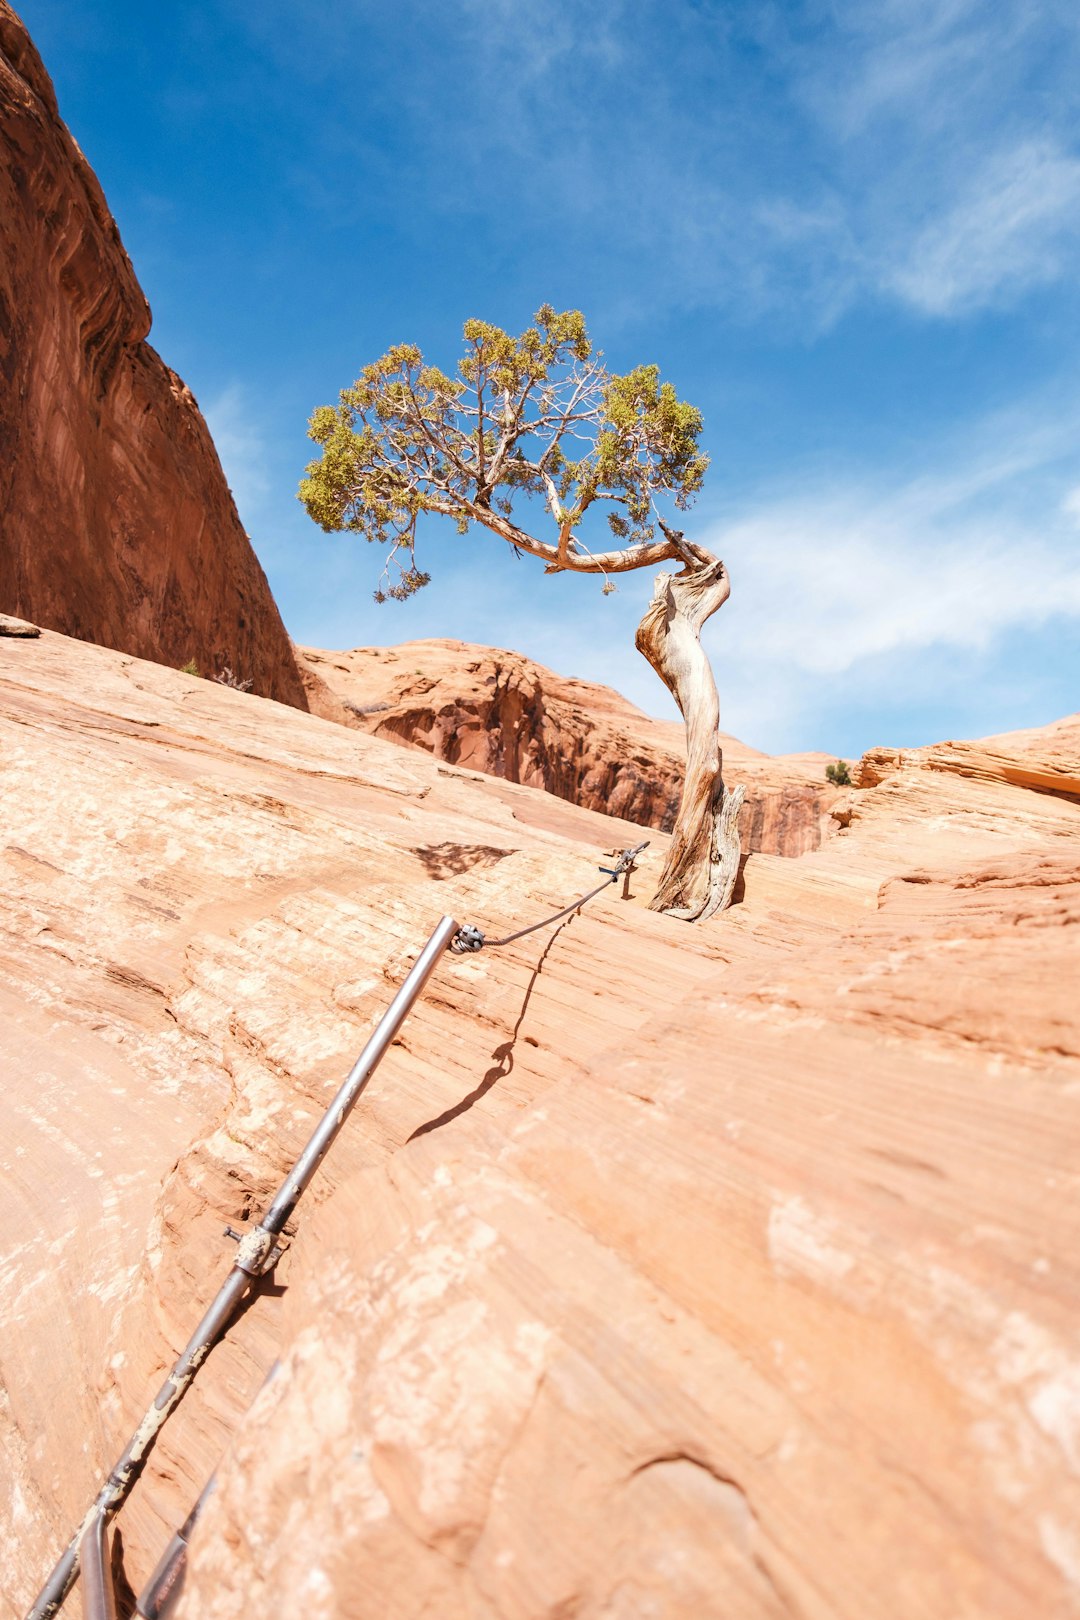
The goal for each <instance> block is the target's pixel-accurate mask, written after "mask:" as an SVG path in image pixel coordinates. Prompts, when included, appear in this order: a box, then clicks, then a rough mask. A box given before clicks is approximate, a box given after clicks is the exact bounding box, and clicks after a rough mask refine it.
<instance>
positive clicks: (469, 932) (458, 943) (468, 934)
mask: <svg viewBox="0 0 1080 1620" xmlns="http://www.w3.org/2000/svg"><path fill="white" fill-rule="evenodd" d="M483 948H484V936H483V934H482V933H481V932H480V930H479V928H472V927H470V926H469V925H468V924H466V925H465V927H464V928H459V929H458V931H457V933H456V934H455V935H454V937H453V939H452V940H451V941H450V949H451V950H452V951H453V952H454V953H455V954H456V955H457V956H465V955H467V954H468V953H469V952H470V951H482V950H483Z"/></svg>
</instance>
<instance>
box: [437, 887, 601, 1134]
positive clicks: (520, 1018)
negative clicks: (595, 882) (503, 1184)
mask: <svg viewBox="0 0 1080 1620" xmlns="http://www.w3.org/2000/svg"><path fill="white" fill-rule="evenodd" d="M577 915H578V913H577V912H576V911H575V912H574V914H573V916H571V917H567V919H566V921H565V922H561V923H560V924H559V926H558V928H556V930H555V932H554V933H553V934H552V936H551V938H550V939H549V940H548V942H547V944H546V945H545V946H544V949H543V951H542V952H541V953H540V960H539V961H538V962H537V964H536V966H535V967H534V968H533V970H532V977H531V978H530V980H529V983H528V986H527V987H526V990H525V999H524V1001H523V1002H522V1003H521V1010H520V1012H519V1013H518V1015H517V1023H516V1024H515V1025H514V1028H513V1030H512V1032H511V1035H510V1039H509V1040H508V1041H503V1043H502V1045H501V1046H497V1047H496V1048H495V1050H494V1052H492V1054H491V1055H492V1057H493V1058H496V1059H498V1061H497V1062H496V1064H495V1066H494V1068H491V1069H489V1070H488V1071H487V1073H486V1074H485V1075H484V1078H483V1079H482V1080H481V1082H480V1084H479V1085H478V1086H477V1087H476V1089H475V1090H474V1091H470V1092H469V1095H468V1096H467V1097H462V1099H461V1101H460V1102H458V1103H455V1104H454V1106H453V1108H448V1109H447V1110H446V1111H445V1113H442V1114H439V1115H438V1117H437V1118H435V1119H429V1120H426V1121H425V1122H424V1124H423V1125H418V1126H417V1127H416V1129H415V1131H413V1133H412V1135H411V1136H410V1137H409V1138H408V1141H409V1142H415V1141H416V1138H417V1137H418V1136H427V1135H428V1133H429V1131H437V1130H438V1129H439V1127H440V1125H449V1124H450V1121H451V1120H454V1119H457V1118H458V1117H459V1116H460V1115H461V1114H467V1113H468V1111H469V1109H470V1108H471V1107H472V1106H473V1104H474V1103H478V1102H479V1101H480V1099H481V1097H486V1096H487V1094H488V1092H489V1091H490V1090H491V1088H492V1086H494V1085H497V1084H498V1082H499V1081H500V1080H505V1079H506V1077H507V1075H508V1074H509V1073H510V1072H511V1070H512V1069H513V1067H514V1047H515V1046H516V1045H517V1038H518V1034H519V1032H520V1030H521V1026H522V1024H523V1023H524V1021H525V1014H526V1013H527V1012H528V1010H529V1001H530V999H531V997H532V993H533V988H534V986H535V984H536V981H537V979H538V978H539V977H540V975H541V973H542V972H543V971H544V963H545V962H546V961H547V955H548V952H549V951H550V949H551V947H552V946H553V945H554V943H555V941H556V940H557V939H558V937H559V935H560V934H561V933H562V931H563V929H564V928H569V926H570V924H571V923H572V922H573V920H574V917H576V916H577Z"/></svg>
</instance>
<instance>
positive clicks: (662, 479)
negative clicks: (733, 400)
mask: <svg viewBox="0 0 1080 1620" xmlns="http://www.w3.org/2000/svg"><path fill="white" fill-rule="evenodd" d="M463 336H464V342H465V352H464V355H463V356H462V358H461V360H460V361H459V362H458V366H457V372H456V375H454V376H453V377H450V376H447V375H446V374H445V373H444V372H442V371H440V370H439V369H438V368H437V367H436V366H430V365H426V364H425V363H424V358H423V355H422V354H421V353H420V350H419V349H418V348H417V347H416V346H415V345H414V344H408V343H403V344H398V345H396V346H395V347H394V348H392V349H390V350H388V351H387V353H386V354H384V355H383V357H382V359H380V360H376V361H374V362H373V363H372V364H371V365H368V366H365V368H364V370H363V371H362V372H361V374H360V376H359V378H358V379H357V381H356V382H355V383H354V384H353V386H352V387H351V388H346V389H343V390H342V393H341V395H340V398H339V402H338V404H337V405H323V406H320V407H319V408H318V409H317V410H316V411H315V412H314V413H313V415H312V417H311V421H310V424H309V427H308V434H309V437H310V438H312V439H313V440H314V441H315V443H316V444H317V445H319V446H320V447H321V450H322V455H321V458H320V459H319V460H317V461H313V462H311V463H310V465H309V466H308V468H307V472H306V476H305V478H304V479H303V481H302V483H301V485H300V490H299V497H300V500H301V501H302V502H303V503H304V506H305V507H306V509H307V511H308V513H309V515H310V516H311V517H312V518H313V519H314V520H315V522H316V523H318V524H319V525H320V526H321V527H322V528H323V529H325V530H326V531H327V532H328V533H333V532H339V531H352V532H355V533H357V534H360V535H362V536H363V537H364V538H365V539H367V540H373V541H379V542H381V543H382V544H385V545H388V546H389V547H390V550H389V554H388V556H387V559H386V567H385V568H384V572H383V583H382V585H381V586H380V588H379V589H378V590H377V591H376V593H375V596H376V600H377V601H384V600H385V599H386V598H387V597H388V596H389V597H394V598H396V599H398V600H402V599H404V598H406V597H408V596H411V595H412V594H413V593H414V592H415V591H417V590H419V589H420V588H421V587H422V586H424V585H426V584H428V582H429V579H430V576H429V575H428V574H427V573H425V572H423V570H422V569H421V568H420V567H419V565H418V563H417V557H416V525H417V519H418V517H419V515H420V513H421V512H436V513H440V514H443V515H444V516H447V517H450V518H452V519H454V521H455V522H456V524H457V527H458V529H459V531H460V532H461V533H462V534H465V533H467V532H468V530H469V528H470V527H471V526H472V525H473V524H480V525H482V526H483V527H484V528H486V529H489V530H491V531H492V532H493V533H495V534H497V535H499V536H500V537H501V538H502V539H503V540H506V541H508V542H509V543H510V544H511V545H512V546H514V547H515V548H516V549H517V550H518V551H520V552H527V553H529V554H530V555H531V556H535V557H539V558H541V559H542V560H543V561H544V562H545V563H546V565H547V571H548V572H559V571H562V570H564V569H569V570H573V571H576V572H582V573H602V574H605V575H607V574H612V573H620V572H623V571H625V570H626V569H630V568H641V567H647V566H649V565H651V564H654V563H657V562H662V561H665V560H667V559H669V558H672V557H676V558H680V559H681V560H682V561H684V562H693V561H694V560H695V559H696V557H697V555H698V550H697V548H695V547H691V546H689V545H687V544H686V543H685V542H684V541H683V538H682V535H681V534H680V533H679V532H678V531H677V530H673V529H671V528H669V527H668V526H667V524H665V523H664V521H663V519H662V518H661V516H660V512H659V509H658V507H657V504H656V502H657V497H667V498H670V499H671V500H672V501H673V503H674V505H675V506H676V507H678V508H683V509H685V508H686V507H687V506H689V505H690V503H691V501H692V500H693V497H694V496H695V494H696V493H697V491H698V490H699V489H700V488H701V484H702V480H703V478H704V475H705V470H706V467H707V466H708V458H707V457H706V456H705V455H704V454H703V453H702V452H701V450H700V449H699V448H698V437H699V435H700V432H701V427H702V419H701V413H700V411H698V410H697V409H696V408H695V407H694V406H693V405H688V404H686V403H685V402H684V401H681V400H680V399H678V397H677V396H676V393H675V389H674V388H673V387H672V385H671V384H670V383H667V382H661V380H660V373H659V369H658V368H657V367H656V366H654V365H643V366H638V367H636V368H635V369H634V370H633V371H630V372H627V373H626V374H625V375H617V374H615V373H613V372H611V371H609V370H608V369H607V367H606V366H605V364H604V359H603V355H602V353H600V351H598V350H595V349H594V348H593V346H592V343H591V342H590V340H589V336H588V333H587V332H586V329H585V322H584V320H583V318H582V316H581V314H580V313H579V312H578V311H577V310H566V311H564V312H563V313H561V314H559V313H557V312H556V311H555V310H554V309H552V308H551V307H550V305H547V304H545V305H544V307H543V308H542V309H540V310H538V312H537V314H536V317H535V320H534V323H533V325H532V326H530V327H529V328H528V329H527V330H526V331H524V332H523V333H522V334H521V335H520V337H516V338H515V337H511V336H510V334H509V333H507V332H504V331H503V330H502V329H501V328H500V327H497V326H492V325H489V324H488V323H487V322H486V321H466V322H465V326H464V331H463ZM529 502H533V503H536V502H539V503H540V504H541V506H542V508H543V509H544V512H545V515H544V518H543V524H544V527H545V530H546V532H547V534H548V536H549V538H547V539H543V538H541V537H540V535H539V534H537V533H534V532H533V529H534V528H535V527H536V525H535V524H534V523H528V522H527V519H526V518H525V517H524V516H523V513H524V512H525V509H526V507H527V505H528V503H529ZM592 508H604V509H606V514H607V521H608V524H609V526H610V529H611V534H612V537H613V538H614V540H615V541H616V542H617V544H616V547H615V549H609V550H606V551H602V552H594V551H591V550H590V549H589V548H588V547H587V546H586V544H585V542H584V540H583V539H582V538H581V536H580V535H579V534H577V533H576V532H575V531H576V529H577V528H578V526H579V525H580V524H581V522H582V519H583V518H584V517H585V514H586V513H587V512H588V511H589V510H590V509H592ZM658 526H659V528H660V530H661V533H662V535H663V539H661V540H658V539H657V537H656V530H657V527H658Z"/></svg>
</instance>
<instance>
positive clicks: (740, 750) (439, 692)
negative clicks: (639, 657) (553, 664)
mask: <svg viewBox="0 0 1080 1620" xmlns="http://www.w3.org/2000/svg"><path fill="white" fill-rule="evenodd" d="M297 656H298V658H299V660H300V663H301V666H302V669H303V673H304V679H305V681H306V683H307V687H308V703H309V706H310V708H311V710H312V712H313V713H315V714H321V715H323V716H324V717H325V718H327V719H333V720H339V721H341V722H343V723H344V724H346V725H351V726H354V727H356V728H357V729H358V730H361V731H366V732H368V733H369V734H370V735H372V736H375V737H385V738H387V739H389V740H391V741H394V742H402V743H409V744H412V745H413V746H414V747H417V748H423V749H424V750H425V751H426V752H427V753H430V754H434V755H436V757H437V758H439V759H444V760H448V761H449V762H450V763H451V764H455V765H463V766H466V767H468V768H469V769H471V770H476V771H485V772H487V773H488V774H490V775H492V776H501V777H503V778H504V779H505V780H506V781H508V782H520V783H522V784H524V785H525V786H526V787H539V788H544V789H545V790H546V791H547V792H548V793H555V794H557V795H558V796H559V798H561V799H569V800H570V801H571V802H572V803H574V804H580V805H584V806H585V808H586V809H589V810H599V811H601V812H602V813H604V814H606V815H612V816H619V817H621V818H623V819H624V820H626V821H632V822H634V823H635V824H636V825H638V826H641V827H656V828H658V829H659V830H660V831H662V832H668V831H670V829H671V827H672V825H673V823H674V820H675V813H676V811H677V809H678V805H679V795H680V793H681V792H682V783H683V774H684V768H685V759H686V754H685V745H684V735H683V727H682V725H681V724H679V723H673V722H665V721H663V720H653V719H650V717H649V716H648V715H646V714H643V713H642V712H641V710H640V709H638V708H635V706H634V705H633V704H632V703H629V702H628V701H627V700H626V698H624V697H622V696H620V694H619V693H618V692H615V691H613V690H612V688H611V687H609V686H599V685H597V684H596V683H595V682H593V681H580V680H575V679H572V678H570V677H567V676H563V675H556V674H555V673H554V672H553V671H552V670H550V669H545V668H543V666H542V665H540V664H535V663H533V662H532V660H531V659H528V658H525V657H523V656H522V655H521V654H520V653H515V652H507V651H503V650H501V649H499V648H493V647H477V646H471V645H469V644H468V643H467V642H462V641H407V642H403V643H401V644H400V645H399V646H396V647H356V648H353V649H352V650H351V651H350V652H321V651H319V650H317V649H315V648H311V647H298V648H297ZM722 743H723V749H724V771H725V775H726V778H727V780H728V782H729V784H733V783H734V782H736V781H741V782H745V784H746V789H747V793H746V803H745V805H744V808H743V813H742V821H741V832H742V840H743V849H744V851H749V850H758V851H762V852H764V853H766V854H773V855H803V854H805V853H806V851H807V850H811V849H817V848H818V847H819V845H820V844H821V841H822V837H823V836H824V835H825V834H826V833H828V832H829V831H830V830H831V827H832V823H831V821H830V819H829V810H830V808H831V806H832V805H833V803H834V802H835V800H836V797H837V793H836V790H835V789H834V788H832V787H831V786H830V785H829V783H828V782H826V780H825V767H826V765H827V764H829V763H830V761H829V757H828V756H827V755H825V754H799V755H792V756H789V757H788V758H780V759H777V758H772V757H770V756H769V755H767V754H761V753H758V752H757V750H756V749H753V748H748V747H747V746H746V744H745V743H741V742H739V741H738V740H737V738H735V737H728V736H724V737H723V738H722Z"/></svg>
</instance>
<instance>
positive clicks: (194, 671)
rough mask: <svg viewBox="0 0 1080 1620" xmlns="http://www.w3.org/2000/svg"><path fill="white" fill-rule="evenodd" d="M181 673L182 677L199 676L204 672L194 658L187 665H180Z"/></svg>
mask: <svg viewBox="0 0 1080 1620" xmlns="http://www.w3.org/2000/svg"><path fill="white" fill-rule="evenodd" d="M180 673H181V675H199V674H201V673H202V672H201V670H200V669H199V666H198V664H197V663H196V662H195V660H194V658H189V659H188V661H187V663H186V664H181V665H180Z"/></svg>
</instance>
